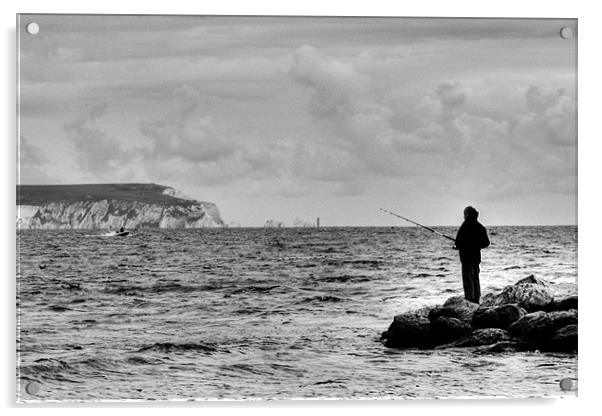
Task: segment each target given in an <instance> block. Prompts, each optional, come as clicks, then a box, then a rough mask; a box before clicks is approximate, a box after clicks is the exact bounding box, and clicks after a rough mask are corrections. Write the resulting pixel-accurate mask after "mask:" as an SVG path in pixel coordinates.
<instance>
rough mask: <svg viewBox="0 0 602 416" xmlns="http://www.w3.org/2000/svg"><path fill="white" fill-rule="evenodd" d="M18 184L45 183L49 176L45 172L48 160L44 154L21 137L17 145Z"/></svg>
mask: <svg viewBox="0 0 602 416" xmlns="http://www.w3.org/2000/svg"><path fill="white" fill-rule="evenodd" d="M17 162H18V182H19V183H30V184H34V183H47V181H48V180H49V179H50V178H51V175H50V174H49V173H48V171H47V167H48V165H49V164H50V160H49V159H48V156H46V153H44V151H43V150H42V149H40V148H39V147H37V146H36V145H34V144H32V143H30V142H29V140H27V138H26V137H25V136H21V137H20V140H19V145H18V159H17Z"/></svg>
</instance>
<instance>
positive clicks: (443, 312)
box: [428, 306, 460, 322]
mask: <svg viewBox="0 0 602 416" xmlns="http://www.w3.org/2000/svg"><path fill="white" fill-rule="evenodd" d="M440 316H447V317H448V318H456V319H460V313H459V310H458V309H454V308H445V307H443V306H437V307H435V308H433V309H431V311H430V312H429V315H428V318H429V321H431V322H432V321H434V320H435V319H437V318H439V317H440Z"/></svg>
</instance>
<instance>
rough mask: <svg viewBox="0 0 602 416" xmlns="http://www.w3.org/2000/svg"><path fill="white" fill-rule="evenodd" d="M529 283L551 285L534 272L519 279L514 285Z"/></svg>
mask: <svg viewBox="0 0 602 416" xmlns="http://www.w3.org/2000/svg"><path fill="white" fill-rule="evenodd" d="M527 283H530V284H534V285H541V286H549V285H550V284H549V283H548V282H546V281H545V280H543V279H539V278H537V277H535V275H533V274H532V275H530V276H527V277H525V278H524V279H521V280H519V281H518V282H516V283H515V284H514V285H524V284H527Z"/></svg>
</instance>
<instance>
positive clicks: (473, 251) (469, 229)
mask: <svg viewBox="0 0 602 416" xmlns="http://www.w3.org/2000/svg"><path fill="white" fill-rule="evenodd" d="M456 247H457V248H458V250H459V251H460V261H461V262H462V263H477V264H479V263H481V249H482V248H485V247H489V237H487V230H486V229H485V227H483V225H482V224H481V223H480V222H478V221H477V220H476V219H472V218H469V219H466V220H465V221H464V223H462V225H461V226H460V229H459V230H458V234H457V235H456Z"/></svg>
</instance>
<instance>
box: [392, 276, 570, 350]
mask: <svg viewBox="0 0 602 416" xmlns="http://www.w3.org/2000/svg"><path fill="white" fill-rule="evenodd" d="M577 309H578V298H577V296H576V295H574V296H565V297H560V298H555V297H554V294H553V291H552V289H551V288H550V285H549V283H548V282H546V281H545V280H543V279H538V278H536V277H534V276H533V275H531V276H529V277H527V278H524V279H522V280H519V281H518V282H516V283H515V284H514V285H510V286H506V287H505V288H504V289H503V290H502V291H501V292H500V293H489V294H487V295H485V296H483V297H482V298H481V303H480V304H476V303H472V302H469V301H467V300H466V299H464V297H463V296H454V297H451V298H449V299H448V300H447V301H445V303H443V305H440V306H435V307H426V308H421V309H418V310H416V311H412V312H407V313H403V314H400V315H397V316H395V318H394V319H393V322H392V323H391V325H390V326H389V328H388V329H387V330H386V331H385V332H383V333H382V336H381V340H382V341H383V343H384V345H385V346H387V347H391V348H403V349H409V348H419V349H446V348H465V347H478V348H479V350H480V351H482V352H507V351H535V350H539V351H549V352H567V353H576V352H577V332H578V331H577V329H578V314H577Z"/></svg>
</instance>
